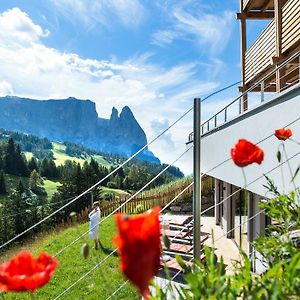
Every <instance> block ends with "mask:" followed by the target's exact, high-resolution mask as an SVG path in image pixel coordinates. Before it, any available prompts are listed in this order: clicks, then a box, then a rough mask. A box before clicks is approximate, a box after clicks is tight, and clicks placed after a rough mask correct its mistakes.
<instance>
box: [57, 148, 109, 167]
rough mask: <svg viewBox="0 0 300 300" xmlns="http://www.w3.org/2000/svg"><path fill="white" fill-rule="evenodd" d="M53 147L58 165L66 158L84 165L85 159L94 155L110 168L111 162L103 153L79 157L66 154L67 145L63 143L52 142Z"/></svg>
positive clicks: (99, 161)
mask: <svg viewBox="0 0 300 300" xmlns="http://www.w3.org/2000/svg"><path fill="white" fill-rule="evenodd" d="M52 146H53V149H52V152H53V155H54V158H55V164H56V165H57V166H60V165H63V164H64V162H65V161H66V160H74V161H75V162H77V163H80V165H81V166H82V165H83V163H84V161H85V160H88V161H89V160H90V159H91V157H93V158H94V159H95V160H96V161H97V162H98V163H99V164H100V165H102V166H104V167H106V168H109V167H110V166H111V164H110V163H108V162H107V161H106V160H105V159H104V158H103V157H102V156H101V155H92V156H87V157H86V158H79V157H75V156H70V155H68V154H66V152H65V151H66V146H65V145H63V144H61V143H56V142H53V143H52Z"/></svg>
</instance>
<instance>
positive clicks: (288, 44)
mask: <svg viewBox="0 0 300 300" xmlns="http://www.w3.org/2000/svg"><path fill="white" fill-rule="evenodd" d="M299 43H300V1H299V0H290V1H288V2H287V3H286V4H285V5H284V7H283V8H282V52H283V53H285V52H286V51H288V50H289V49H290V48H293V46H295V45H297V44H298V45H299Z"/></svg>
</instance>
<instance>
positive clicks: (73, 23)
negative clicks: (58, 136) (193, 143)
mask: <svg viewBox="0 0 300 300" xmlns="http://www.w3.org/2000/svg"><path fill="white" fill-rule="evenodd" d="M238 5H239V1H238V0H226V1H220V0H211V1H204V0H194V1H192V0H186V1H185V0H179V1H175V0H160V1H159V0H157V1H156V0H110V1H108V0H43V1H40V0H31V1H28V0H23V1H17V0H3V1H1V2H0V41H1V42H0V65H1V69H0V95H1V96H3V95H7V94H10V95H17V96H25V97H32V98H37V99H49V98H67V97H69V96H74V97H77V98H81V99H91V100H92V101H94V102H95V103H96V107H97V111H98V114H99V116H101V117H106V118H109V116H110V113H111V109H112V107H113V106H115V107H116V108H117V109H118V110H120V109H122V107H123V106H125V105H128V106H129V107H130V108H131V109H132V111H133V112H134V115H135V117H136V119H137V120H138V121H139V123H140V124H141V126H142V127H143V129H144V130H145V132H146V134H147V137H148V139H151V138H153V137H154V136H155V135H156V134H158V133H159V132H160V131H161V130H163V129H164V128H165V127H166V126H168V124H170V123H171V122H173V121H174V120H175V119H176V118H177V117H179V116H180V115H181V114H182V113H184V112H185V111H186V110H187V109H188V108H190V107H191V105H192V102H193V98H194V97H203V96H205V95H207V94H209V93H210V92H212V91H214V90H216V89H218V88H221V87H223V86H226V85H228V84H230V83H232V82H235V81H238V80H239V79H240V55H239V24H238V21H237V20H236V19H235V13H236V12H237V11H238V9H239V6H238ZM249 25H250V26H249V33H250V41H251V39H253V37H255V35H257V32H258V31H259V30H260V29H259V28H258V27H257V24H252V23H251V24H249ZM233 95H237V90H233V91H230V92H227V93H224V94H223V95H221V96H220V97H218V98H213V99H212V100H211V101H209V102H207V103H206V104H205V105H203V118H204V119H205V118H207V117H209V116H210V115H211V114H213V113H214V112H216V111H217V110H218V109H219V108H221V107H222V106H223V105H224V104H226V103H227V102H229V101H230V99H231V98H230V97H232V96H233ZM191 129H192V115H190V116H189V117H187V118H185V119H184V120H183V122H182V123H180V124H179V125H178V126H177V127H175V128H174V129H173V130H172V131H171V132H169V133H168V134H167V135H165V136H164V137H163V138H162V139H161V140H160V141H159V142H158V143H156V144H154V145H153V146H152V147H150V149H151V150H152V151H153V152H154V153H155V154H156V155H158V156H159V158H160V159H161V160H162V161H164V162H171V161H172V160H173V159H175V158H176V157H177V156H179V155H180V154H181V153H182V152H183V151H184V150H185V141H186V140H187V135H188V133H189V132H190V131H191ZM178 165H179V166H180V167H181V168H183V169H184V170H185V171H186V172H188V171H189V170H190V166H191V163H190V161H189V160H185V159H184V160H183V161H181V162H180V163H179V164H178Z"/></svg>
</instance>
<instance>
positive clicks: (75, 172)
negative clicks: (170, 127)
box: [0, 130, 183, 244]
mask: <svg viewBox="0 0 300 300" xmlns="http://www.w3.org/2000/svg"><path fill="white" fill-rule="evenodd" d="M25 154H26V155H25ZM26 157H27V158H26ZM125 159H126V158H124V157H121V156H119V155H117V154H105V153H98V152H95V151H92V150H89V149H87V148H84V147H82V146H78V145H76V144H72V143H67V142H66V143H63V144H61V143H51V142H50V141H49V140H47V139H40V138H38V137H36V136H33V135H27V134H23V133H16V132H10V131H5V130H1V134H0V243H1V244H2V243H4V242H5V241H7V240H9V239H10V238H12V237H14V236H15V235H17V234H19V233H21V232H23V231H24V230H25V229H26V228H28V227H30V226H31V225H33V224H34V223H36V222H38V221H39V220H41V219H42V218H44V217H45V216H46V215H48V214H50V213H51V212H53V211H55V210H56V209H57V208H59V207H61V206H62V205H63V204H65V203H67V202H68V201H69V200H70V199H72V198H74V197H75V196H77V195H79V194H81V193H82V192H83V191H85V190H86V189H88V188H89V187H90V186H92V185H93V184H95V183H96V182H98V181H99V180H100V179H101V178H104V177H105V176H106V175H108V174H109V173H110V172H111V171H113V170H114V168H116V167H117V166H118V165H119V164H120V163H122V162H124V161H125ZM165 166H166V165H165V164H157V163H148V162H145V161H140V160H137V159H134V160H132V161H131V162H130V163H128V164H126V167H124V168H121V169H119V170H118V171H117V172H116V173H115V174H113V175H112V176H110V177H109V178H108V179H107V180H105V181H104V182H103V183H102V184H101V187H99V188H98V189H95V190H94V191H93V197H94V199H98V200H101V199H102V198H103V197H105V199H106V200H107V199H110V195H109V193H110V192H107V193H105V194H104V195H103V193H101V188H103V187H107V188H109V189H107V190H108V191H111V192H112V193H114V189H115V190H116V191H118V190H123V191H125V192H126V193H129V194H130V193H132V192H134V191H136V190H138V189H140V188H141V187H143V186H144V185H145V184H146V183H147V182H148V181H149V180H150V179H151V178H153V177H154V176H155V175H156V174H158V173H159V172H160V171H161V170H162V169H163V168H165ZM181 177H183V174H182V173H181V171H180V170H179V169H178V168H176V167H173V166H172V167H170V168H169V169H168V171H167V172H165V173H164V175H163V176H160V177H159V178H158V179H157V180H155V181H154V182H153V183H152V184H151V185H150V186H149V188H153V187H156V186H159V185H161V184H165V183H168V182H171V181H173V180H175V179H177V178H181ZM90 203H91V194H88V195H86V196H84V197H82V198H81V199H80V200H78V201H76V202H75V203H74V204H71V205H70V206H68V207H67V208H66V209H63V210H62V211H61V212H60V213H58V214H56V215H55V217H54V218H52V219H49V220H48V221H47V222H44V223H43V225H41V226H40V227H37V228H35V232H36V233H37V232H39V231H41V230H45V229H48V228H50V227H53V226H55V225H56V224H58V223H60V222H61V221H62V220H64V219H66V218H67V217H68V216H69V214H70V213H71V212H73V211H74V212H80V211H81V210H82V209H84V208H86V207H87V206H89V205H90ZM30 235H32V232H31V233H30ZM27 237H28V236H26V235H24V236H23V237H22V238H23V239H24V238H25V239H26V238H27Z"/></svg>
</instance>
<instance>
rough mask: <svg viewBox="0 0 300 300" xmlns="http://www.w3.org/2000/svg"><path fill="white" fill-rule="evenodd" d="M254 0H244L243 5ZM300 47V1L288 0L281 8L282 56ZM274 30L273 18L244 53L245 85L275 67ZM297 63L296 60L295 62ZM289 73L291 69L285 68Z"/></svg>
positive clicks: (286, 55)
mask: <svg viewBox="0 0 300 300" xmlns="http://www.w3.org/2000/svg"><path fill="white" fill-rule="evenodd" d="M249 2H251V3H254V2H255V0H244V4H245V5H248V6H249V5H250V4H249ZM299 49H300V1H299V0H289V1H287V2H286V3H285V5H284V6H283V8H282V34H281V53H282V57H283V58H286V57H289V56H290V55H291V54H292V53H293V52H295V51H297V50H299ZM275 56H276V30H275V21H274V19H273V20H272V21H271V22H270V24H269V25H268V27H267V28H266V29H265V30H264V31H263V32H262V34H261V35H260V36H259V37H258V38H257V40H256V41H255V43H254V44H253V45H252V46H251V47H250V48H249V49H248V50H247V51H246V53H245V65H244V74H245V77H244V78H245V82H244V83H245V85H250V84H251V83H253V82H255V81H256V80H257V79H258V78H259V77H261V76H264V75H266V74H267V72H268V70H270V69H272V68H275V63H276V57H275ZM296 63H298V62H296ZM286 73H291V74H292V72H291V70H286Z"/></svg>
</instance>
